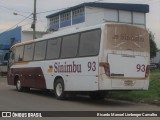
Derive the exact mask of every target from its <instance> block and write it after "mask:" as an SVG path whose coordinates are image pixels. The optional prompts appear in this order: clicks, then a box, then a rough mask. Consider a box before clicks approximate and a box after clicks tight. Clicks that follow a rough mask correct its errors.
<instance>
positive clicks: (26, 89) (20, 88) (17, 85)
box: [16, 78, 30, 92]
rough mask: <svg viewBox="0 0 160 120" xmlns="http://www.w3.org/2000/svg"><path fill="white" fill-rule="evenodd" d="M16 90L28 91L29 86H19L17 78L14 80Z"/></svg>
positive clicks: (19, 82)
mask: <svg viewBox="0 0 160 120" xmlns="http://www.w3.org/2000/svg"><path fill="white" fill-rule="evenodd" d="M16 90H17V91H18V92H23V91H29V90H30V88H29V87H22V86H21V80H20V79H19V78H18V79H17V81H16Z"/></svg>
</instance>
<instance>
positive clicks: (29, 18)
mask: <svg viewBox="0 0 160 120" xmlns="http://www.w3.org/2000/svg"><path fill="white" fill-rule="evenodd" d="M13 15H19V16H22V17H25V18H27V17H28V16H24V15H21V14H19V13H16V12H14V13H13ZM28 19H31V20H33V18H28Z"/></svg>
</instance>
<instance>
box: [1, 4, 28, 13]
mask: <svg viewBox="0 0 160 120" xmlns="http://www.w3.org/2000/svg"><path fill="white" fill-rule="evenodd" d="M0 7H2V8H5V9H7V10H10V11H16V12H21V13H30V12H25V11H20V10H15V9H12V8H9V7H6V6H3V5H0Z"/></svg>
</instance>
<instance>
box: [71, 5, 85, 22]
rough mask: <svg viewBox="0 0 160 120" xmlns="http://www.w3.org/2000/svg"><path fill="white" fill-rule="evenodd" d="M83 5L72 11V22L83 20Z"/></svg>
mask: <svg viewBox="0 0 160 120" xmlns="http://www.w3.org/2000/svg"><path fill="white" fill-rule="evenodd" d="M84 19H85V17H84V7H83V8H79V9H76V10H73V11H72V24H78V23H82V22H84Z"/></svg>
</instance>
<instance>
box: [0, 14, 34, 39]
mask: <svg viewBox="0 0 160 120" xmlns="http://www.w3.org/2000/svg"><path fill="white" fill-rule="evenodd" d="M31 15H32V14H30V15H29V16H27V17H26V18H24V19H23V20H21V21H20V22H18V23H17V24H15V25H14V26H12V27H10V28H9V29H7V30H5V31H3V32H2V33H1V34H0V36H1V35H2V34H3V33H5V32H7V31H9V30H11V29H13V28H14V27H16V26H17V25H19V24H20V23H22V22H23V21H25V20H26V19H28V18H29V17H30V16H31Z"/></svg>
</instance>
